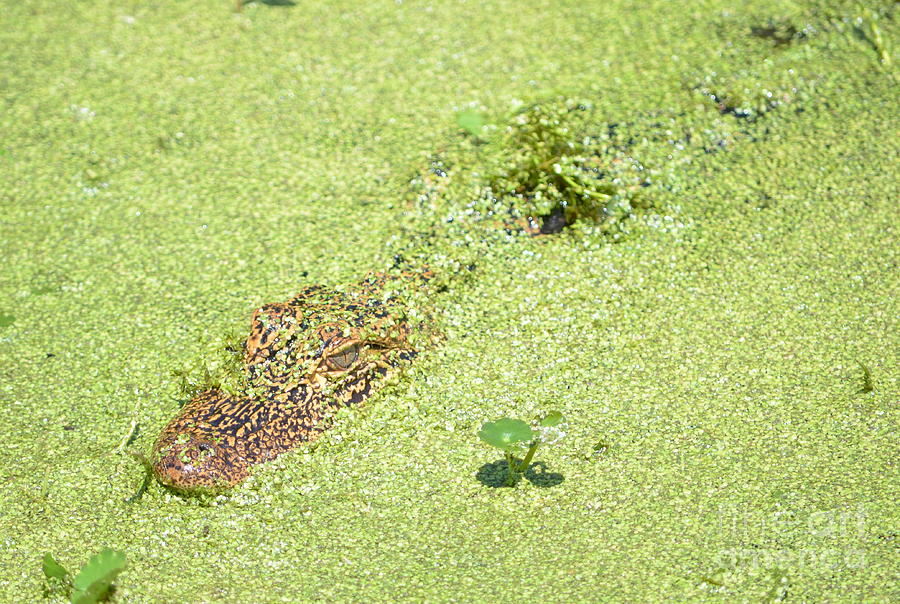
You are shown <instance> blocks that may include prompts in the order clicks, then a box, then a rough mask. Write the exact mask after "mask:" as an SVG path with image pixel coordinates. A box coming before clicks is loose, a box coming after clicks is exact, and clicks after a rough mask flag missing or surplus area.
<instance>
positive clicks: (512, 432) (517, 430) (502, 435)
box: [478, 417, 534, 451]
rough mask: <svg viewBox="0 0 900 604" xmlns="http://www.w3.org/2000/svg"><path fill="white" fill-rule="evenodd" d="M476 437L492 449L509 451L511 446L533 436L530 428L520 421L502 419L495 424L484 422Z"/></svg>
mask: <svg viewBox="0 0 900 604" xmlns="http://www.w3.org/2000/svg"><path fill="white" fill-rule="evenodd" d="M478 437H479V438H480V439H481V440H483V441H484V442H486V443H487V444H489V445H491V446H492V447H497V448H498V449H502V450H504V451H509V450H510V449H511V448H512V446H513V445H516V444H518V443H521V442H528V441H530V440H532V439H533V438H534V435H533V433H532V431H531V426H529V425H528V424H526V423H525V422H523V421H522V420H520V419H511V418H509V417H504V418H502V419H498V420H497V421H495V422H485V423H484V425H482V426H481V431H480V432H478Z"/></svg>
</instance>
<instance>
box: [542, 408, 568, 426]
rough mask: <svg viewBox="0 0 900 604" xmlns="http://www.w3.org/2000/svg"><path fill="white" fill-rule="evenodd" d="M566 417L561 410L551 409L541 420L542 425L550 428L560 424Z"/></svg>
mask: <svg viewBox="0 0 900 604" xmlns="http://www.w3.org/2000/svg"><path fill="white" fill-rule="evenodd" d="M564 419H565V418H564V417H563V414H562V413H560V412H559V411H551V412H550V413H548V414H547V416H546V417H545V418H544V419H542V420H541V426H543V427H544V428H550V427H552V426H558V425H559V424H561V423H562V422H563V420H564Z"/></svg>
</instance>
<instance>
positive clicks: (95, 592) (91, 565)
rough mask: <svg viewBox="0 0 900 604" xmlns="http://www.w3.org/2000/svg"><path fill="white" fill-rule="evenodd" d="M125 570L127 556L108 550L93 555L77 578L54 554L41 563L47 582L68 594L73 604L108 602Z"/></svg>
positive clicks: (45, 555)
mask: <svg viewBox="0 0 900 604" xmlns="http://www.w3.org/2000/svg"><path fill="white" fill-rule="evenodd" d="M125 567H126V562H125V554H123V553H122V552H118V551H116V550H113V549H110V548H108V547H105V548H103V549H102V550H101V551H100V553H98V554H96V555H94V556H92V557H91V559H90V560H88V561H87V564H85V565H84V566H82V567H81V570H80V571H78V574H77V575H75V576H74V577H73V576H72V574H71V573H70V572H69V571H68V570H66V569H65V567H63V566H62V565H61V564H60V563H59V562H57V561H56V560H55V559H54V558H53V556H52V555H51V554H44V559H43V561H42V564H41V568H42V569H43V571H44V577H45V578H46V579H47V581H48V582H50V583H51V585H53V586H54V587H56V588H58V589H60V590H61V591H63V592H65V593H66V594H67V595H68V597H69V601H70V602H72V604H93V603H94V602H99V601H101V600H104V599H106V598H107V597H108V596H109V594H110V590H111V589H112V586H113V582H114V581H115V580H116V577H118V576H119V573H121V572H122V571H123V570H125Z"/></svg>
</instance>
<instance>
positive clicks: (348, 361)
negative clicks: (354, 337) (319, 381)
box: [328, 344, 359, 369]
mask: <svg viewBox="0 0 900 604" xmlns="http://www.w3.org/2000/svg"><path fill="white" fill-rule="evenodd" d="M358 358H359V345H358V344H354V345H352V346H348V347H347V348H344V349H342V350H341V351H339V352H338V353H336V354H333V355H331V356H330V357H328V360H329V361H330V362H331V363H332V364H334V366H335V367H338V368H339V369H347V368H349V367H350V365H352V364H353V363H355V362H356V359H358Z"/></svg>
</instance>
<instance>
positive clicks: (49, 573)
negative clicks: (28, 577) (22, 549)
mask: <svg viewBox="0 0 900 604" xmlns="http://www.w3.org/2000/svg"><path fill="white" fill-rule="evenodd" d="M41 568H43V569H44V576H45V577H47V578H48V579H60V580H62V581H67V580H68V578H69V571H67V570H66V569H65V568H63V567H62V566H61V565H60V563H59V562H57V561H56V560H54V559H53V556H51V555H50V554H44V560H43V562H42V563H41Z"/></svg>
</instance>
